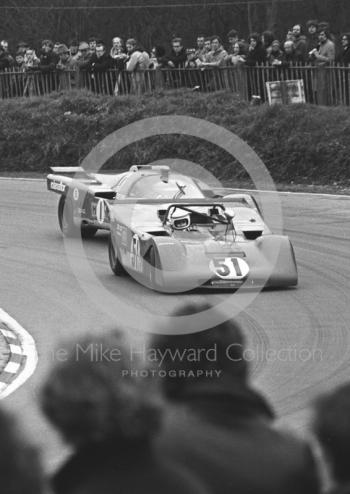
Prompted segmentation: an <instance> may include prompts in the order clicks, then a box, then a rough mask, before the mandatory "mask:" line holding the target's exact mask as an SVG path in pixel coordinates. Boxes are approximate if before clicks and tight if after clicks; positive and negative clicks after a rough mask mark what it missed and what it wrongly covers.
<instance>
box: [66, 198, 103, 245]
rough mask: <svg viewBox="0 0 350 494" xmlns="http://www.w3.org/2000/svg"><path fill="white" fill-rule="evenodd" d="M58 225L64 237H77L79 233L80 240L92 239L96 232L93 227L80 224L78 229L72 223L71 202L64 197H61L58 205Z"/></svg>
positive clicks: (77, 226)
mask: <svg viewBox="0 0 350 494" xmlns="http://www.w3.org/2000/svg"><path fill="white" fill-rule="evenodd" d="M58 223H59V225H60V229H61V232H62V233H63V235H64V236H65V237H78V236H79V233H80V234H81V236H82V238H92V237H93V236H94V235H95V234H96V232H97V228H95V227H94V226H90V225H84V224H82V223H81V224H80V227H79V225H77V224H76V223H75V222H74V216H73V204H72V201H71V200H70V199H67V198H66V197H65V196H61V197H60V200H59V203H58Z"/></svg>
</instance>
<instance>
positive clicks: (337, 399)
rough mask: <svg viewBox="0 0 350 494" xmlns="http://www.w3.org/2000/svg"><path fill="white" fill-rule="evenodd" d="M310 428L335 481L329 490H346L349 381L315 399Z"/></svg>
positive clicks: (343, 493)
mask: <svg viewBox="0 0 350 494" xmlns="http://www.w3.org/2000/svg"><path fill="white" fill-rule="evenodd" d="M313 429H314V432H315V434H316V437H317V439H318V441H319V443H320V445H321V447H322V449H323V453H324V458H325V460H326V463H327V466H328V467H329V470H330V475H331V477H332V481H333V483H334V488H333V489H332V491H331V492H332V494H349V493H350V469H349V457H350V385H349V384H348V383H347V384H344V385H342V386H340V387H338V388H337V389H336V390H334V391H331V392H329V393H327V394H324V395H323V396H321V397H320V398H318V399H317V400H316V402H315V405H314V417H313Z"/></svg>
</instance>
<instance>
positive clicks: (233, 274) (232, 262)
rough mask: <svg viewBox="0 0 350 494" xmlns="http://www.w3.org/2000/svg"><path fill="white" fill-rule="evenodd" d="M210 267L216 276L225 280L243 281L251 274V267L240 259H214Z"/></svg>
mask: <svg viewBox="0 0 350 494" xmlns="http://www.w3.org/2000/svg"><path fill="white" fill-rule="evenodd" d="M209 267H210V269H211V270H212V272H213V273H214V274H216V275H217V276H218V277H219V278H222V279H223V280H241V279H243V278H245V277H246V276H247V274H248V273H249V266H248V264H247V263H246V261H245V260H244V259H241V258H240V257H225V258H221V259H212V260H211V261H210V263H209Z"/></svg>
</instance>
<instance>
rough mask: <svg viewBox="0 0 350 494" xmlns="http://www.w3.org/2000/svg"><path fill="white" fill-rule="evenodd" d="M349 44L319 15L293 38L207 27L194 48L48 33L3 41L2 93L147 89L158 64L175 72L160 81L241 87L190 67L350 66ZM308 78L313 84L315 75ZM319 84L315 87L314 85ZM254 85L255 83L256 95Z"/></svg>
mask: <svg viewBox="0 0 350 494" xmlns="http://www.w3.org/2000/svg"><path fill="white" fill-rule="evenodd" d="M349 48H350V34H348V33H345V34H343V35H342V36H341V37H340V38H339V39H336V37H335V36H334V35H332V34H331V32H330V26H329V23H327V22H318V21H317V20H309V21H308V22H307V23H306V26H305V29H304V28H303V26H302V25H301V24H296V25H295V26H293V27H292V29H290V30H288V31H287V33H286V36H285V39H276V37H275V35H274V33H272V32H271V31H264V32H263V33H262V34H261V35H260V34H258V33H251V34H250V35H249V37H248V38H247V39H243V38H242V37H241V36H240V33H239V32H238V31H237V30H235V29H232V30H230V31H229V33H228V34H227V37H226V40H222V39H221V38H220V36H217V35H212V36H210V37H207V36H205V35H203V34H199V35H198V36H197V38H196V46H195V47H192V48H191V47H185V46H184V43H183V41H182V39H181V38H180V37H174V38H172V39H171V41H170V42H169V47H164V46H159V45H155V46H153V47H151V49H150V50H146V49H145V48H144V47H142V46H141V45H140V44H139V43H138V42H137V40H136V39H134V38H130V39H127V40H126V42H124V40H123V39H122V38H121V37H115V38H113V40H112V46H111V47H110V46H108V45H107V44H106V43H105V42H104V41H103V40H102V39H98V38H97V37H95V36H91V37H90V38H89V39H88V40H87V41H77V40H72V41H71V42H70V43H67V44H65V43H63V42H53V41H51V40H48V39H46V40H43V41H42V44H41V48H40V51H38V50H35V49H34V48H33V47H32V46H30V45H29V44H27V43H25V42H20V43H19V44H18V45H17V47H16V50H11V47H9V44H8V42H7V41H6V40H2V41H1V42H0V93H2V94H0V96H2V97H11V96H18V95H19V96H20V95H22V96H27V95H29V96H31V95H39V94H45V93H47V92H51V91H53V90H57V89H58V90H65V89H74V88H75V87H85V88H87V89H89V90H93V91H94V92H99V93H100V92H102V93H105V94H115V95H117V94H124V93H134V94H140V93H142V92H144V91H146V90H149V89H151V90H152V89H153V87H154V86H156V84H155V83H154V82H152V83H149V82H148V84H147V83H146V81H145V71H147V74H148V77H150V74H151V73H152V72H153V73H157V74H158V73H159V72H161V71H160V70H157V69H167V71H166V72H167V74H168V75H166V76H164V71H163V76H162V77H163V79H160V80H161V81H163V82H164V81H166V82H167V84H165V86H169V87H171V88H172V87H180V86H181V87H183V86H186V87H193V88H197V87H198V88H201V89H203V90H208V89H209V90H216V89H223V88H226V87H229V88H230V89H231V90H235V87H233V86H232V83H230V81H229V80H228V79H227V78H226V79H225V78H224V79H223V78H220V77H219V80H218V81H213V80H212V79H210V76H206V75H197V76H195V75H191V76H189V75H188V74H190V73H193V72H197V73H202V74H206V73H210V72H212V71H210V70H209V69H214V68H217V67H220V68H222V67H242V66H247V67H254V66H256V65H257V64H258V65H264V66H267V67H275V68H276V69H279V70H289V68H290V67H292V68H293V67H296V66H299V67H301V66H312V67H324V66H327V65H332V64H334V63H338V64H340V65H348V64H349V63H350V49H349ZM175 69H176V70H175ZM178 69H184V74H182V73H181V71H180V73H179V74H178V75H175V74H174V72H178ZM186 69H187V70H186ZM189 69H192V70H189ZM1 71H6V72H9V71H10V72H11V73H13V72H14V73H16V74H22V77H19V76H13V78H12V79H10V78H9V77H8V76H5V77H1ZM172 72H173V73H172ZM169 73H170V75H169ZM277 74H278V72H276V76H277ZM106 75H108V77H109V79H107V78H106ZM39 76H40V77H39ZM6 77H7V78H6ZM206 77H207V79H206ZM288 77H289V76H288ZM277 78H278V77H277ZM289 78H290V77H289ZM292 78H293V77H292ZM231 79H232V77H231ZM20 81H21V82H20ZM152 81H154V78H153V79H152ZM231 82H232V81H231ZM260 83H261V81H260V80H259V79H257V80H256V81H254V80H253V81H252V83H251V84H248V85H249V86H252V85H258V86H259V85H261V84H260ZM305 84H306V85H307V86H310V82H308V81H307V80H306V81H305ZM163 85H164V84H163ZM313 86H316V84H313ZM315 91H316V89H315V88H314V87H313V88H312V91H311V92H315ZM251 92H252V91H251V88H250V87H249V88H248V93H249V95H250V96H251V94H250V93H251ZM346 92H347V93H348V88H347V87H346Z"/></svg>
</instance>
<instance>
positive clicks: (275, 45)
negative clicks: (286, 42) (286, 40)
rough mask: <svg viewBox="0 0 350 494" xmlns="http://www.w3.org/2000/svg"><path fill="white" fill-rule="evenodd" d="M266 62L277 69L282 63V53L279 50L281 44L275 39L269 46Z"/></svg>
mask: <svg viewBox="0 0 350 494" xmlns="http://www.w3.org/2000/svg"><path fill="white" fill-rule="evenodd" d="M267 61H268V62H269V64H270V65H273V66H275V67H278V66H280V65H282V62H283V51H282V50H281V43H280V42H279V41H278V39H275V40H274V41H273V42H272V45H271V52H270V55H269V56H268V57H267Z"/></svg>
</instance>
